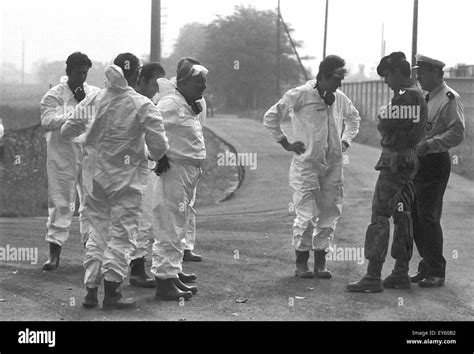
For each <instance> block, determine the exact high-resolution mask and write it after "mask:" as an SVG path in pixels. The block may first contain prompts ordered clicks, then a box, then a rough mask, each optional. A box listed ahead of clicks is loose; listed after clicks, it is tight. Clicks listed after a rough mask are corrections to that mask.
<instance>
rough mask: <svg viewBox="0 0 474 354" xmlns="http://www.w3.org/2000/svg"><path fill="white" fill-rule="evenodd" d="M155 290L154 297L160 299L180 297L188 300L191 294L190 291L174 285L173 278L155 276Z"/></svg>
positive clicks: (168, 299) (173, 299)
mask: <svg viewBox="0 0 474 354" xmlns="http://www.w3.org/2000/svg"><path fill="white" fill-rule="evenodd" d="M155 281H156V292H155V297H156V298H157V299H160V300H167V301H179V300H181V299H185V300H188V299H190V298H191V297H192V296H193V294H192V292H190V291H181V290H179V289H178V288H177V287H176V284H175V279H174V278H168V279H160V278H157V277H155Z"/></svg>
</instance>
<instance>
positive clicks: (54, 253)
mask: <svg viewBox="0 0 474 354" xmlns="http://www.w3.org/2000/svg"><path fill="white" fill-rule="evenodd" d="M60 255H61V246H59V245H58V244H56V243H53V242H50V243H49V257H48V260H47V261H46V262H45V263H44V264H43V270H55V269H56V268H57V267H59V256H60Z"/></svg>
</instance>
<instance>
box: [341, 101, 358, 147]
mask: <svg viewBox="0 0 474 354" xmlns="http://www.w3.org/2000/svg"><path fill="white" fill-rule="evenodd" d="M344 98H345V100H344V107H343V119H344V132H343V133H342V138H341V143H342V145H343V146H342V151H343V152H345V151H346V150H347V149H348V148H349V146H351V143H352V140H353V139H354V138H355V137H356V136H357V134H358V133H359V127H360V115H359V111H358V110H357V109H356V108H355V107H354V105H353V104H352V101H351V100H350V99H349V98H348V97H344Z"/></svg>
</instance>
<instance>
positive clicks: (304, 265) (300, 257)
mask: <svg viewBox="0 0 474 354" xmlns="http://www.w3.org/2000/svg"><path fill="white" fill-rule="evenodd" d="M295 253H296V270H295V275H296V276H297V277H300V278H312V277H313V272H311V271H310V270H309V268H308V259H309V251H295Z"/></svg>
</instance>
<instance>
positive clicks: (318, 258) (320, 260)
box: [314, 250, 332, 279]
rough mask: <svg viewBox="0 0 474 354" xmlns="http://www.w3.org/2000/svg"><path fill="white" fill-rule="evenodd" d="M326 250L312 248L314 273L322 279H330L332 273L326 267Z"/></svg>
mask: <svg viewBox="0 0 474 354" xmlns="http://www.w3.org/2000/svg"><path fill="white" fill-rule="evenodd" d="M326 253H327V252H326V251H325V250H314V275H315V276H317V277H318V278H322V279H331V278H332V274H331V272H330V271H329V270H327V269H326Z"/></svg>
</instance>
